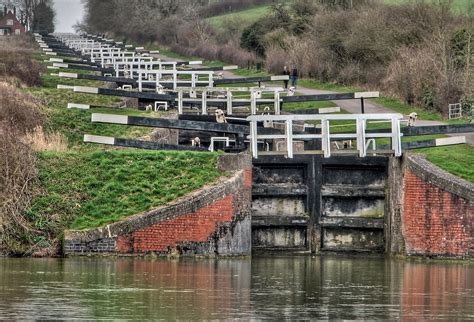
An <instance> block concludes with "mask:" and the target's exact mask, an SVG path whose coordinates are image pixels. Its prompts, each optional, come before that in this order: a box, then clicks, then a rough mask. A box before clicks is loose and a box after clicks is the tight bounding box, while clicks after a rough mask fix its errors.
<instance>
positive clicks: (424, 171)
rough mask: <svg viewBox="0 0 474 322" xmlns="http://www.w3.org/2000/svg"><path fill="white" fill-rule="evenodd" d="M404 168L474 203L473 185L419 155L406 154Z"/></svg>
mask: <svg viewBox="0 0 474 322" xmlns="http://www.w3.org/2000/svg"><path fill="white" fill-rule="evenodd" d="M404 160H405V163H406V166H407V167H408V168H409V169H410V170H411V171H413V172H414V173H415V174H416V175H418V176H420V177H421V178H422V179H423V180H425V181H427V182H429V183H431V184H433V185H435V186H437V187H438V188H440V189H442V190H445V191H448V192H451V193H453V194H455V195H458V196H460V197H462V198H465V199H467V200H469V201H474V184H473V183H471V182H469V181H467V180H464V179H461V178H459V177H456V176H455V175H453V174H450V173H449V172H447V171H445V170H442V169H441V168H439V167H437V166H436V165H434V164H433V163H431V162H429V161H428V160H426V159H425V157H424V156H422V155H420V154H413V153H406V154H405V155H404Z"/></svg>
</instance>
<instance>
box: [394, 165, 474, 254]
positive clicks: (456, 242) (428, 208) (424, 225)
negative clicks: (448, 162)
mask: <svg viewBox="0 0 474 322" xmlns="http://www.w3.org/2000/svg"><path fill="white" fill-rule="evenodd" d="M473 187H474V185H472V184H471V183H469V182H466V181H464V180H461V179H459V178H457V177H454V176H452V175H450V174H448V173H446V172H445V171H443V170H441V169H439V168H437V167H435V166H434V165H432V164H431V163H429V162H428V161H426V160H424V159H422V158H420V157H418V156H409V157H407V160H406V168H405V171H404V178H403V189H404V193H403V211H402V230H403V236H404V240H405V252H406V254H408V255H425V256H446V257H473V256H474V252H473V251H474V238H473V236H474V225H473V219H474V217H473V208H474V198H473V193H474V189H473Z"/></svg>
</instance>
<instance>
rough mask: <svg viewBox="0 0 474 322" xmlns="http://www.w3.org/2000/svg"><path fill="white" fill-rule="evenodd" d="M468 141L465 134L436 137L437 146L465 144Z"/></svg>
mask: <svg viewBox="0 0 474 322" xmlns="http://www.w3.org/2000/svg"><path fill="white" fill-rule="evenodd" d="M464 143H466V137H465V136H453V137H449V138H442V139H435V144H436V146H443V145H453V144H464Z"/></svg>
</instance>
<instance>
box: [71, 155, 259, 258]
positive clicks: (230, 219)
mask: <svg viewBox="0 0 474 322" xmlns="http://www.w3.org/2000/svg"><path fill="white" fill-rule="evenodd" d="M221 158H222V160H219V168H220V169H221V170H223V171H227V172H231V173H232V174H233V175H232V177H231V178H224V179H221V180H220V181H219V182H218V183H217V184H215V185H213V186H210V187H205V188H203V189H201V190H199V191H196V192H194V193H191V194H188V195H186V196H184V197H182V198H179V199H178V200H176V201H174V202H173V203H171V204H168V205H166V206H163V207H159V208H156V209H153V210H150V211H148V212H146V213H143V214H138V215H135V216H132V217H128V218H126V219H125V220H123V221H120V222H117V223H113V224H110V225H107V226H104V227H100V228H96V229H90V230H84V231H72V230H70V231H66V232H65V238H64V253H65V254H67V255H85V254H91V253H113V254H144V253H150V252H155V253H158V254H169V253H172V254H180V255H204V256H216V255H217V256H233V255H250V253H251V237H250V234H251V219H250V215H251V213H250V209H251V188H252V170H251V159H250V157H249V156H248V155H246V154H238V155H225V156H222V157H221Z"/></svg>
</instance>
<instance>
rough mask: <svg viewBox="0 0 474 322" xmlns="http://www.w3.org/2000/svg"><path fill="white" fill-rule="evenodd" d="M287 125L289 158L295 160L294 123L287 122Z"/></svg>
mask: <svg viewBox="0 0 474 322" xmlns="http://www.w3.org/2000/svg"><path fill="white" fill-rule="evenodd" d="M285 125H286V129H285V132H286V133H285V134H286V150H287V157H288V158H290V159H291V158H293V121H292V120H287V121H286V122H285Z"/></svg>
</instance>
